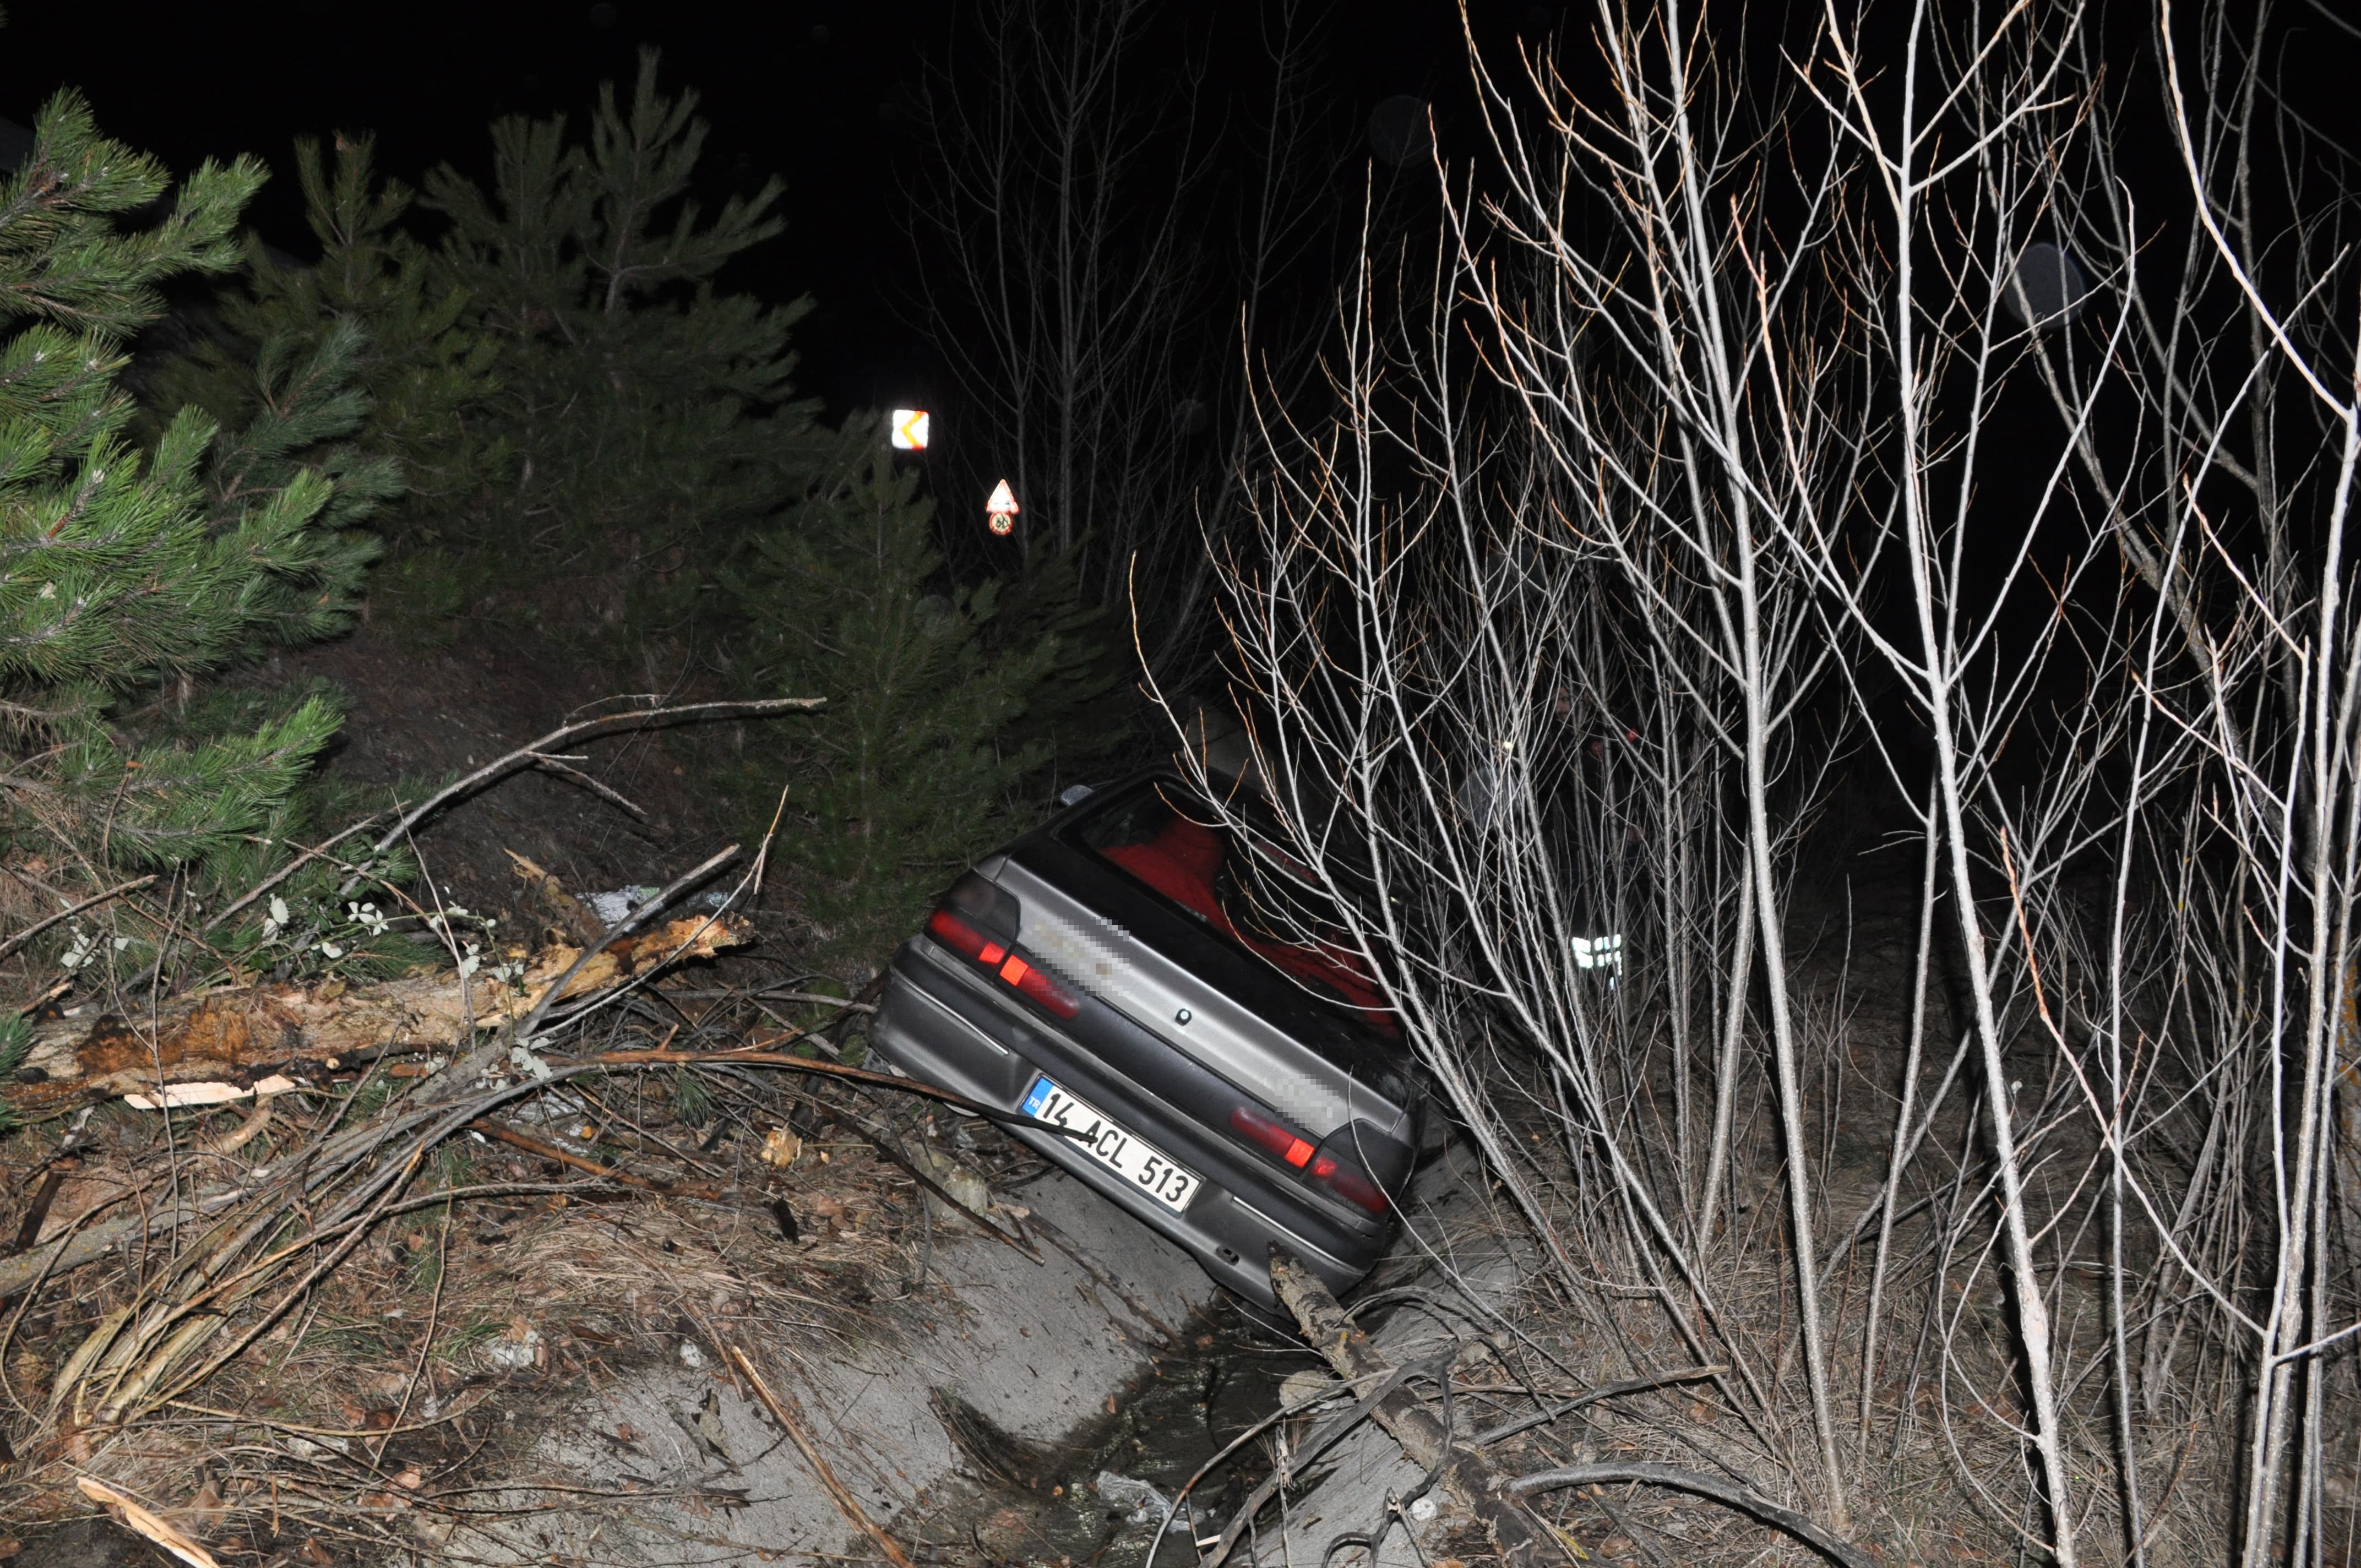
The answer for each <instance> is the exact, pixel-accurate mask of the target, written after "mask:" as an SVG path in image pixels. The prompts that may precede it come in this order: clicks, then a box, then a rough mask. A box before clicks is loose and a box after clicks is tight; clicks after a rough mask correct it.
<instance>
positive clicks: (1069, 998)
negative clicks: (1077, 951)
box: [927, 909, 1082, 1018]
mask: <svg viewBox="0 0 2361 1568" xmlns="http://www.w3.org/2000/svg"><path fill="white" fill-rule="evenodd" d="M927 933H928V935H929V936H931V937H933V938H935V939H936V940H937V941H939V942H940V943H942V944H943V945H944V946H945V947H947V948H950V950H951V951H953V952H955V953H957V954H958V955H959V956H960V957H961V958H963V959H969V960H970V961H972V962H974V963H979V964H982V965H983V966H984V967H985V968H986V969H989V970H993V971H994V973H996V974H998V975H999V976H1000V978H1001V979H1002V980H1004V981H1007V982H1008V983H1009V984H1010V985H1012V986H1014V987H1016V991H1017V992H1018V994H1020V995H1022V996H1025V997H1027V998H1029V999H1030V1000H1031V1001H1033V1002H1035V1003H1038V1004H1039V1005H1041V1006H1043V1007H1046V1008H1048V1009H1049V1011H1050V1012H1051V1013H1054V1014H1057V1015H1058V1016H1059V1017H1060V1018H1071V1017H1072V1016H1073V1015H1074V1014H1077V1013H1080V1012H1081V1011H1082V1002H1081V1001H1080V1000H1079V999H1078V998H1077V997H1076V996H1075V995H1074V994H1073V992H1070V991H1068V990H1067V989H1066V988H1065V987H1064V986H1062V985H1060V984H1059V983H1058V982H1057V981H1054V980H1052V979H1050V978H1049V974H1048V973H1047V972H1046V971H1045V970H1042V969H1040V968H1039V967H1038V966H1037V965H1035V964H1033V963H1031V962H1029V961H1028V960H1027V959H1022V958H1020V957H1018V956H1017V955H1016V954H1015V953H1013V952H1011V951H1009V949H1008V947H1007V944H1005V943H1004V942H995V941H994V940H993V939H992V938H989V937H987V936H985V935H984V934H983V932H981V931H979V930H977V929H976V928H975V927H972V926H971V925H969V924H968V923H967V922H966V921H964V920H962V919H961V918H960V917H959V916H956V915H954V914H952V913H951V912H950V910H948V909H938V910H936V911H935V912H934V913H933V914H932V915H929V916H927Z"/></svg>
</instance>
